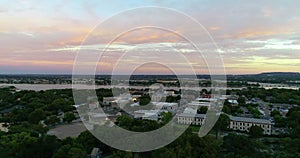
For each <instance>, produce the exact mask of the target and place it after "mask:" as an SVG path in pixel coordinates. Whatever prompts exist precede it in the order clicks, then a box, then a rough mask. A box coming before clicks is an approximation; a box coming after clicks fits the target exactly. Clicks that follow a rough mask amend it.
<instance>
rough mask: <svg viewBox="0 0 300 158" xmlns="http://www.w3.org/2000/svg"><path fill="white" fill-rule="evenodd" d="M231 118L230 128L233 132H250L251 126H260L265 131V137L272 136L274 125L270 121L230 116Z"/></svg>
mask: <svg viewBox="0 0 300 158" xmlns="http://www.w3.org/2000/svg"><path fill="white" fill-rule="evenodd" d="M229 118H230V125H229V128H230V129H232V130H238V131H246V132H249V130H250V127H251V126H259V127H261V128H262V129H263V130H264V134H265V135H271V134H272V123H271V121H269V120H265V119H256V118H246V117H234V116H229Z"/></svg>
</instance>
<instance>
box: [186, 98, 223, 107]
mask: <svg viewBox="0 0 300 158" xmlns="http://www.w3.org/2000/svg"><path fill="white" fill-rule="evenodd" d="M217 101H218V100H217V99H212V98H196V100H195V101H192V102H191V103H189V105H190V106H195V107H197V108H198V109H199V108H200V107H201V106H206V107H209V106H210V105H211V104H212V103H216V102H217Z"/></svg>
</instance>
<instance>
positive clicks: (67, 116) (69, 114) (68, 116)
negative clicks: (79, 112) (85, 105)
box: [64, 112, 76, 123]
mask: <svg viewBox="0 0 300 158" xmlns="http://www.w3.org/2000/svg"><path fill="white" fill-rule="evenodd" d="M75 119H76V117H75V115H74V114H73V112H67V113H65V115H64V121H67V122H68V123H71V122H72V121H73V120H75Z"/></svg>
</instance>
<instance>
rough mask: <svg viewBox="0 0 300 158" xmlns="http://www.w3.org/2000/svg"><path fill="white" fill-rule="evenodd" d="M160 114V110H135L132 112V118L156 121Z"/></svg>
mask: <svg viewBox="0 0 300 158" xmlns="http://www.w3.org/2000/svg"><path fill="white" fill-rule="evenodd" d="M161 112H162V111H161V110H137V111H134V118H140V119H143V120H154V121H157V120H158V118H159V116H160V113H161Z"/></svg>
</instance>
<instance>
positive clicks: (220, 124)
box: [214, 114, 230, 139]
mask: <svg viewBox="0 0 300 158" xmlns="http://www.w3.org/2000/svg"><path fill="white" fill-rule="evenodd" d="M229 124H230V118H229V117H228V115H226V114H221V115H220V117H219V119H218V121H217V122H216V124H215V126H214V129H215V130H216V139H218V136H219V131H220V130H227V129H228V126H229Z"/></svg>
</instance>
